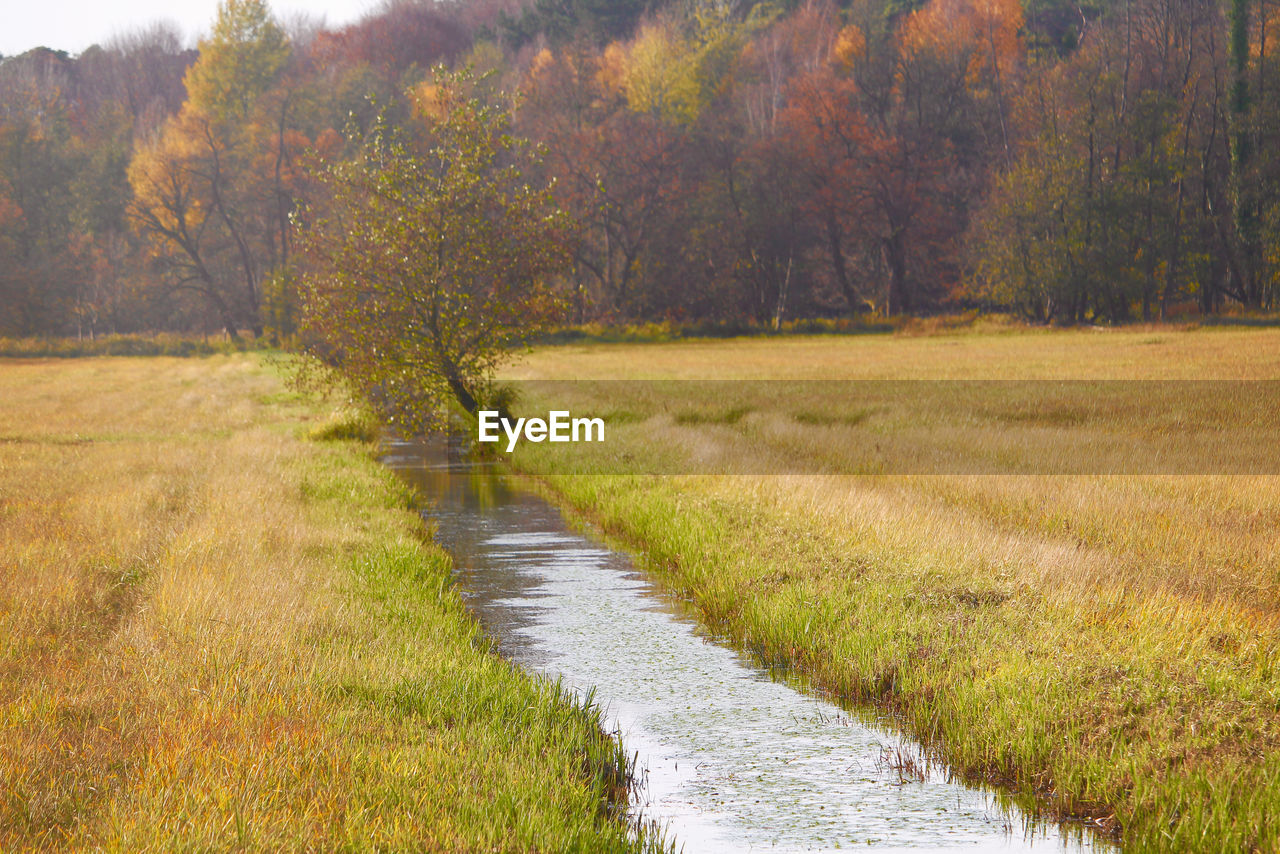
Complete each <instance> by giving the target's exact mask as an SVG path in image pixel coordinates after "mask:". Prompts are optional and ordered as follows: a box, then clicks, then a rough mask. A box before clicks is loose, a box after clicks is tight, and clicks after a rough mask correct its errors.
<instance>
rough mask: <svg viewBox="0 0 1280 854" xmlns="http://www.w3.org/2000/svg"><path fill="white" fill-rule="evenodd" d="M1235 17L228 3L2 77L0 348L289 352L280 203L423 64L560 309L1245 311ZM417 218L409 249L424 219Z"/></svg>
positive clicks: (592, 315) (1279, 78)
mask: <svg viewBox="0 0 1280 854" xmlns="http://www.w3.org/2000/svg"><path fill="white" fill-rule="evenodd" d="M1273 24H1280V5H1273V4H1271V3H1269V2H1267V0H1229V2H1222V0H1089V2H1083V3H1077V2H1072V0H1026V2H1025V3H1023V2H1019V0H927V2H916V0H848V2H830V0H827V1H826V2H819V1H818V0H809V2H787V0H766V2H751V0H532V2H528V0H463V1H461V2H391V3H389V4H387V5H385V6H383V7H382V8H381V9H380V10H379V11H377V12H374V13H371V14H370V15H368V16H366V17H365V18H364V19H362V20H361V21H359V22H357V23H354V24H351V25H349V26H345V27H341V28H334V29H329V28H325V27H324V26H321V25H319V24H318V23H317V22H315V21H314V20H308V19H306V18H294V19H291V20H288V21H283V22H282V21H278V20H276V19H275V18H273V17H272V15H271V12H270V9H269V8H268V7H267V6H266V5H265V3H263V2H262V0H227V2H225V3H223V5H222V6H221V7H220V10H219V15H218V18H217V20H216V22H214V24H213V28H212V31H211V33H210V34H209V35H208V36H206V37H205V38H204V39H203V40H201V42H200V44H199V46H198V48H196V49H191V48H189V47H187V46H185V45H184V44H183V42H182V39H181V38H180V36H179V35H178V34H177V33H176V32H174V31H173V30H171V29H169V28H167V27H166V26H164V25H153V26H150V27H148V28H144V29H139V30H136V31H134V32H132V33H131V34H128V35H125V36H120V37H117V38H115V39H113V40H112V41H110V42H108V43H106V44H104V45H102V46H94V47H91V48H89V49H88V50H86V51H84V52H83V53H81V54H80V55H78V56H74V57H73V56H68V55H67V54H65V53H61V52H57V51H53V50H49V49H46V48H36V49H33V50H31V51H28V52H27V53H24V54H22V55H20V56H15V57H9V58H5V59H3V60H0V335H11V336H29V335H70V336H84V337H88V336H97V335H103V334H113V333H127V332H143V331H161V330H163V331H187V332H205V333H209V332H214V331H220V332H225V333H226V334H228V335H230V336H231V337H232V338H238V337H240V336H244V335H252V336H254V337H258V336H265V337H267V338H268V339H270V340H280V339H282V338H286V337H288V336H290V335H292V334H293V332H294V330H295V328H296V322H297V313H298V297H297V282H298V277H299V275H300V273H302V272H304V271H303V270H301V269H300V265H302V264H304V263H305V257H299V253H295V252H294V251H293V249H294V246H293V244H294V241H295V237H296V235H295V229H294V222H293V219H294V216H295V214H296V213H297V212H298V211H299V210H301V209H304V208H306V207H307V206H308V205H312V204H323V202H324V200H323V194H319V193H317V186H318V184H317V176H319V175H320V174H321V173H322V172H323V171H324V170H325V168H326V167H327V166H328V165H331V164H333V163H340V162H342V161H343V160H344V158H350V157H352V156H354V155H355V154H356V153H357V152H358V151H360V150H361V147H362V145H363V142H362V140H364V139H366V138H367V137H368V135H369V134H370V133H371V132H374V130H375V128H376V127H377V126H381V125H384V124H386V123H390V124H393V125H397V126H405V127H411V126H413V125H414V124H415V123H419V122H422V121H423V118H424V117H423V110H422V108H421V105H422V104H423V103H424V102H429V101H430V98H431V87H432V86H433V83H432V80H433V77H432V68H433V67H434V66H437V65H439V64H446V65H450V66H454V67H460V66H467V67H470V68H471V69H473V70H474V71H475V72H476V75H477V80H478V82H476V83H475V84H474V91H473V92H472V93H471V94H472V95H473V97H475V98H477V99H480V100H482V101H485V102H487V103H489V104H491V105H497V106H499V107H501V108H502V109H504V110H509V111H510V114H511V116H512V127H513V129H514V132H515V133H517V134H519V135H521V136H524V137H527V138H529V139H531V140H533V141H534V142H535V143H538V144H540V146H541V150H542V156H541V159H540V161H539V163H538V168H539V169H540V170H541V172H542V174H540V175H537V176H534V177H536V178H537V179H539V180H545V181H547V182H554V183H553V185H552V186H553V192H554V198H555V201H556V203H557V204H558V205H559V206H560V207H561V208H562V209H563V211H564V212H565V213H567V214H568V217H567V219H568V221H569V222H571V223H572V224H573V225H572V232H573V233H572V239H571V258H572V263H571V265H570V266H569V267H568V269H566V271H565V272H564V273H563V274H562V275H561V276H560V277H559V281H558V282H557V287H558V288H560V289H561V292H562V294H563V296H564V297H565V299H564V304H565V306H566V309H567V311H566V315H565V319H566V320H567V321H569V322H576V323H583V322H604V323H613V322H627V321H636V320H668V321H675V322H692V321H715V322H733V323H751V324H759V325H762V326H770V325H772V326H778V325H780V324H781V323H783V322H786V321H791V320H796V319H803V318H821V317H843V316H850V315H860V314H867V313H871V314H876V315H880V316H885V315H920V314H932V313H939V312H947V311H956V310H962V309H967V310H973V309H977V310H991V311H1008V312H1013V313H1016V314H1019V315H1021V316H1023V317H1025V318H1027V319H1029V320H1032V321H1038V322H1059V323H1078V322H1123V321H1127V320H1134V319H1163V318H1167V317H1170V316H1184V315H1186V314H1188V313H1197V312H1199V313H1214V312H1219V311H1223V310H1233V311H1234V310H1245V311H1252V310H1270V309H1273V308H1275V302H1276V296H1277V277H1278V275H1280V59H1278V58H1277V55H1276V46H1275V44H1274V42H1275V40H1276V38H1277V37H1278V35H1280V32H1278V31H1280V27H1277V26H1272V25H1273ZM424 227H425V226H424Z"/></svg>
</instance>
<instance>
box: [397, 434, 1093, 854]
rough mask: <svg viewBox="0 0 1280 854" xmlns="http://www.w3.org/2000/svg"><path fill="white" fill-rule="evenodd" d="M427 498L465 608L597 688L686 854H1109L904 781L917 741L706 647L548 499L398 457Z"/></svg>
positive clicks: (512, 642)
mask: <svg viewBox="0 0 1280 854" xmlns="http://www.w3.org/2000/svg"><path fill="white" fill-rule="evenodd" d="M388 450H389V453H388V455H387V456H386V457H385V458H384V461H385V462H386V463H387V464H388V465H389V466H391V467H392V468H394V469H396V470H397V471H398V472H399V473H400V474H401V475H402V476H403V477H405V478H406V479H407V480H408V481H410V482H411V483H412V484H413V485H414V486H415V487H416V488H417V489H418V490H420V491H421V493H422V494H423V495H424V497H425V498H426V500H427V502H428V504H429V509H428V510H427V511H426V513H425V514H424V515H426V517H427V518H428V519H429V520H431V521H433V522H435V524H436V539H437V541H438V542H439V543H440V544H441V545H443V546H444V547H445V548H446V549H448V550H449V552H450V553H452V555H453V557H454V562H455V567H456V571H457V574H458V581H459V584H460V586H461V588H462V591H463V595H464V598H465V600H466V602H467V605H468V606H469V608H470V609H471V611H472V612H473V613H474V614H475V616H476V617H477V618H478V619H479V620H480V622H481V624H482V625H483V626H484V629H485V631H486V632H487V633H488V634H489V636H490V637H492V638H494V639H495V640H496V642H497V644H498V648H499V651H500V652H501V653H502V654H503V655H504V656H506V657H508V658H509V659H511V660H513V661H515V662H517V663H518V664H520V665H521V666H523V667H525V668H527V669H528V670H531V671H535V672H539V673H544V674H547V675H549V676H551V677H553V678H556V677H558V678H560V679H561V680H562V681H563V682H564V684H565V685H566V686H568V687H571V688H573V689H574V690H576V691H579V692H582V693H585V692H586V691H588V690H594V692H595V698H596V701H597V703H599V704H600V705H601V706H603V707H604V709H605V711H606V719H607V721H608V722H609V724H610V725H611V726H616V728H617V729H618V731H619V732H620V733H621V735H622V739H623V743H624V744H625V745H626V748H627V751H628V753H629V754H632V753H634V754H635V755H636V756H637V758H638V766H637V767H638V769H639V770H640V772H641V773H643V774H644V780H643V786H642V787H641V794H640V795H639V797H638V802H637V803H636V804H635V805H634V808H635V809H636V810H637V811H638V812H639V814H640V815H641V816H643V817H644V818H645V819H649V820H655V821H657V822H658V823H659V824H660V825H661V826H663V827H665V828H666V829H667V831H668V832H669V833H670V834H671V835H673V836H674V838H675V841H676V842H677V844H678V845H683V847H684V850H685V851H687V852H690V854H697V852H711V851H734V852H738V851H822V850H837V849H843V850H847V849H849V848H853V847H857V848H859V849H866V848H868V846H870V847H872V848H874V849H875V850H880V851H883V850H886V849H889V850H892V849H899V850H941V849H968V850H975V849H977V850H984V851H1022V850H1031V849H1034V850H1041V851H1049V850H1054V851H1064V850H1072V851H1079V850H1101V849H1104V848H1107V847H1108V846H1106V845H1104V844H1103V843H1101V842H1100V841H1098V840H1097V839H1096V838H1094V837H1091V836H1089V835H1082V834H1080V833H1078V832H1072V831H1070V830H1066V829H1063V828H1061V827H1059V826H1057V825H1045V824H1033V823H1031V822H1029V821H1028V820H1027V819H1026V818H1025V817H1024V816H1023V815H1022V814H1021V813H1019V812H1018V811H1017V810H1009V809H1006V808H1004V807H1001V806H1000V805H998V804H997V802H996V800H995V798H994V796H993V795H992V794H991V793H989V792H985V791H983V790H980V789H974V788H970V787H967V786H964V785H962V784H959V783H956V782H953V781H951V780H949V779H948V776H947V774H946V773H945V771H944V770H941V769H938V768H926V769H924V771H923V773H921V772H920V769H916V768H906V769H904V768H903V766H902V763H901V761H900V759H901V757H903V756H908V757H910V756H919V750H918V747H916V746H915V745H914V744H913V743H911V742H910V741H908V740H905V739H902V738H900V737H898V736H896V735H894V734H892V733H891V732H889V731H887V730H885V729H877V728H875V727H872V726H869V725H867V724H866V723H864V722H863V721H861V720H859V719H858V718H856V717H853V718H851V717H850V715H849V713H847V712H846V711H844V710H842V709H841V708H839V707H838V706H835V705H833V704H832V703H829V702H826V701H824V700H822V699H819V698H816V697H813V696H811V695H807V694H804V693H801V692H800V691H798V690H797V689H796V688H794V687H792V686H790V685H788V684H786V683H785V682H781V681H777V680H775V679H773V678H771V677H770V675H769V674H768V673H767V672H766V671H765V670H763V669H762V668H760V667H759V666H757V665H755V664H754V663H752V662H751V661H750V660H749V659H748V658H746V657H744V656H743V655H742V654H740V653H738V652H735V651H734V650H732V649H730V648H728V647H726V646H723V645H721V644H720V643H717V642H716V641H715V640H714V639H712V638H709V637H708V636H707V635H706V633H705V632H704V631H702V630H701V629H700V628H699V625H698V623H697V621H696V620H695V619H693V618H692V617H691V616H690V614H689V613H688V612H687V611H686V609H685V608H684V607H683V606H682V605H681V603H679V602H677V601H675V600H674V599H673V598H672V597H671V596H670V595H668V594H665V593H664V592H663V591H661V590H660V589H659V588H658V587H657V586H656V585H655V584H654V583H653V582H652V581H650V580H648V579H647V578H646V577H645V576H644V575H643V574H642V573H641V572H639V571H638V570H637V569H636V568H635V566H634V565H633V564H632V562H631V560H630V559H629V558H628V556H627V555H626V554H624V553H620V552H617V551H614V550H612V549H610V548H608V547H607V546H605V545H603V544H601V543H600V542H598V541H597V540H594V539H592V538H591V537H590V536H588V535H586V534H583V533H580V532H578V531H576V530H574V529H573V528H571V527H570V526H569V525H568V524H566V522H565V520H564V519H563V518H562V516H561V514H560V512H559V511H558V510H557V509H556V508H555V507H553V506H552V505H550V504H549V503H547V502H546V501H545V500H543V499H542V498H540V497H538V496H537V495H534V494H532V493H530V492H528V491H524V490H521V489H519V488H516V487H515V486H513V485H512V484H511V483H510V482H509V481H508V480H507V479H506V478H504V477H503V476H502V475H500V474H497V473H494V472H491V471H485V470H483V469H479V468H476V467H473V466H469V465H468V464H466V463H465V462H462V461H460V460H457V459H456V458H455V459H454V461H452V462H450V460H449V455H448V454H447V453H446V452H445V449H444V448H443V447H431V446H425V445H421V444H396V445H392V446H390V448H389V449H388Z"/></svg>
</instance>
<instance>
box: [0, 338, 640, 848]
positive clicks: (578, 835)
mask: <svg viewBox="0 0 1280 854" xmlns="http://www.w3.org/2000/svg"><path fill="white" fill-rule="evenodd" d="M0 400H3V401H4V402H5V406H4V407H3V408H2V409H0V561H2V562H3V565H2V566H0V780H3V783H4V784H3V786H0V850H13V849H19V848H27V847H33V848H91V847H93V848H96V847H103V848H107V849H113V850H142V849H159V850H171V849H175V848H209V847H215V848H231V847H248V848H255V849H268V850H280V849H317V848H319V849H332V848H379V849H384V848H402V849H403V848H413V849H429V850H430V849H437V850H455V849H459V848H468V849H479V848H484V849H515V850H528V849H537V848H540V849H544V850H564V849H580V850H595V849H596V848H600V847H604V848H611V849H622V848H627V847H629V843H628V841H627V836H626V828H625V827H624V826H623V825H622V824H621V823H620V822H619V821H616V820H610V819H609V818H607V816H606V807H607V798H608V797H609V796H610V793H611V791H613V790H614V789H616V787H617V785H619V782H620V780H619V776H618V774H619V771H618V764H619V762H618V756H617V753H616V750H615V748H614V746H613V745H612V743H611V742H609V741H608V739H606V738H605V737H604V736H603V735H601V733H600V731H599V726H598V722H597V720H596V718H595V717H594V715H593V714H592V713H590V712H588V711H586V710H583V709H581V708H577V707H575V706H574V705H573V703H572V702H570V701H568V700H566V698H565V697H564V696H563V695H562V694H561V693H560V691H559V689H557V688H555V687H554V686H549V685H546V684H542V683H536V682H534V681H532V680H529V679H528V678H526V677H524V676H522V675H521V674H519V673H517V672H515V671H514V670H513V669H512V668H511V667H509V666H508V665H506V664H505V663H503V662H501V661H499V660H497V659H496V658H494V657H493V656H491V655H489V654H488V653H487V652H486V645H485V644H484V643H483V641H482V640H481V639H480V638H479V636H478V633H477V629H476V628H475V626H474V625H473V624H472V623H471V621H470V620H469V619H468V618H467V617H466V616H465V614H464V613H463V611H462V608H461V604H460V601H459V600H458V597H457V595H456V593H455V592H454V591H453V589H452V587H451V585H450V583H449V566H448V560H447V558H446V557H445V556H444V555H443V553H441V552H440V551H439V550H438V549H436V548H434V547H433V546H431V545H430V544H429V543H428V542H425V541H424V538H423V536H422V530H421V522H420V521H419V520H418V518H417V516H416V514H415V513H414V512H412V510H411V508H410V498H409V496H408V495H407V494H406V493H405V492H404V491H403V488H402V487H399V486H398V485H397V484H396V482H395V481H394V479H393V478H392V477H391V476H390V475H389V474H388V473H386V472H384V471H382V470H381V468H380V467H379V466H377V464H376V463H375V462H374V461H373V460H372V459H371V456H370V454H369V447H368V446H362V445H359V444H358V443H354V442H340V443H334V442H329V443H324V444H320V443H315V442H308V441H306V440H305V439H304V438H303V436H304V435H305V434H306V432H307V429H308V427H309V426H310V425H311V424H312V423H316V422H318V421H319V420H320V418H319V415H320V410H319V409H318V408H317V406H316V405H315V404H314V403H312V402H310V401H307V400H304V399H301V398H299V397H298V396H297V395H294V394H293V393H291V392H288V391H286V390H285V389H284V387H283V383H282V381H281V379H280V378H279V376H278V375H277V372H276V371H275V370H274V369H273V368H271V367H270V366H264V365H263V364H262V361H261V359H260V358H259V357H254V356H232V357H214V358H210V359H207V360H178V359H130V360H112V359H95V360H83V361H63V362H57V363H54V362H41V361H24V362H0Z"/></svg>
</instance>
